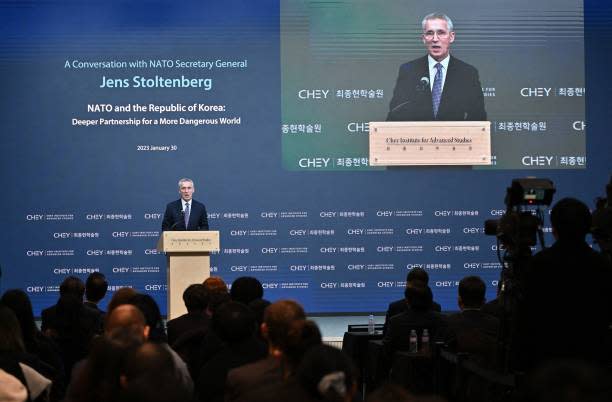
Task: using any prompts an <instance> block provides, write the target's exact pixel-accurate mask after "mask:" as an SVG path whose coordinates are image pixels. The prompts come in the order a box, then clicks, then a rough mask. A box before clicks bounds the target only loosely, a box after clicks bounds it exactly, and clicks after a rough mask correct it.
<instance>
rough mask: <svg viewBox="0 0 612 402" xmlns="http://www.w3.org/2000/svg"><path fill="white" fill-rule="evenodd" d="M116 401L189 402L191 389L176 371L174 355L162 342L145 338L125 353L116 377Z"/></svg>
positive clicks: (191, 398)
mask: <svg viewBox="0 0 612 402" xmlns="http://www.w3.org/2000/svg"><path fill="white" fill-rule="evenodd" d="M120 382H121V393H120V398H119V400H120V401H126V402H127V401H129V402H174V401H176V402H189V401H191V400H193V397H192V395H191V393H190V392H189V391H188V390H187V389H185V386H184V385H183V384H182V383H181V381H180V380H179V378H178V376H177V375H176V370H175V364H174V359H173V358H172V355H171V353H170V351H169V350H168V349H167V348H165V347H164V346H162V345H160V344H157V343H151V342H147V343H144V344H142V345H141V346H140V347H138V348H137V349H135V350H133V351H132V352H130V353H129V355H128V357H127V359H126V364H125V366H124V369H123V372H122V374H121V378H120Z"/></svg>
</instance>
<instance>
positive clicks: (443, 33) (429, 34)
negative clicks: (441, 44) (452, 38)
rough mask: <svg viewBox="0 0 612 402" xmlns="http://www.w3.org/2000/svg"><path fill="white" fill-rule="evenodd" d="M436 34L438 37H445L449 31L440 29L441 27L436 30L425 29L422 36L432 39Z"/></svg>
mask: <svg viewBox="0 0 612 402" xmlns="http://www.w3.org/2000/svg"><path fill="white" fill-rule="evenodd" d="M436 35H438V38H439V39H446V38H448V35H449V33H448V32H447V31H444V30H442V29H440V30H437V31H427V32H425V33H423V36H424V37H425V39H427V40H432V39H433V38H434V36H436Z"/></svg>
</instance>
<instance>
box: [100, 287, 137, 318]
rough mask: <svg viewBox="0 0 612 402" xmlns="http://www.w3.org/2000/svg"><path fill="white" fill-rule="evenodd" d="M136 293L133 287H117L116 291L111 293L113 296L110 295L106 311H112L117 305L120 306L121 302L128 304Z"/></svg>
mask: <svg viewBox="0 0 612 402" xmlns="http://www.w3.org/2000/svg"><path fill="white" fill-rule="evenodd" d="M137 294H138V292H136V290H135V289H134V288H127V287H126V288H120V289H118V290H117V291H115V293H113V297H111V300H110V302H109V303H108V306H107V310H108V313H110V312H111V311H113V310H114V309H115V308H117V307H118V306H121V305H122V304H128V303H129V302H130V300H132V298H133V297H134V296H136V295H137Z"/></svg>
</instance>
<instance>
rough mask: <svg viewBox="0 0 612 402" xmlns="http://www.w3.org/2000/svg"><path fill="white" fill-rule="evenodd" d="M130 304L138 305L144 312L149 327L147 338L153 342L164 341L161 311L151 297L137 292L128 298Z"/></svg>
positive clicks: (164, 333)
mask: <svg viewBox="0 0 612 402" xmlns="http://www.w3.org/2000/svg"><path fill="white" fill-rule="evenodd" d="M130 304H133V305H134V306H136V307H138V309H139V310H140V311H142V314H144V317H145V321H146V323H147V325H148V326H149V328H151V330H150V332H149V340H150V341H154V342H166V341H167V338H166V329H165V327H164V321H163V320H162V316H161V311H160V310H159V306H158V305H157V302H156V301H155V299H153V297H151V296H150V295H148V294H141V293H138V294H136V295H135V296H134V297H132V299H131V300H130Z"/></svg>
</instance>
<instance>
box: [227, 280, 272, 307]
mask: <svg viewBox="0 0 612 402" xmlns="http://www.w3.org/2000/svg"><path fill="white" fill-rule="evenodd" d="M263 293H264V290H263V286H262V285H261V282H259V281H258V280H257V278H253V277H252V276H241V277H239V278H236V279H235V280H234V282H232V288H231V289H230V297H231V298H232V300H233V301H237V302H240V303H242V304H246V305H247V306H248V305H249V303H250V302H252V301H253V300H257V299H262V298H263Z"/></svg>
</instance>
